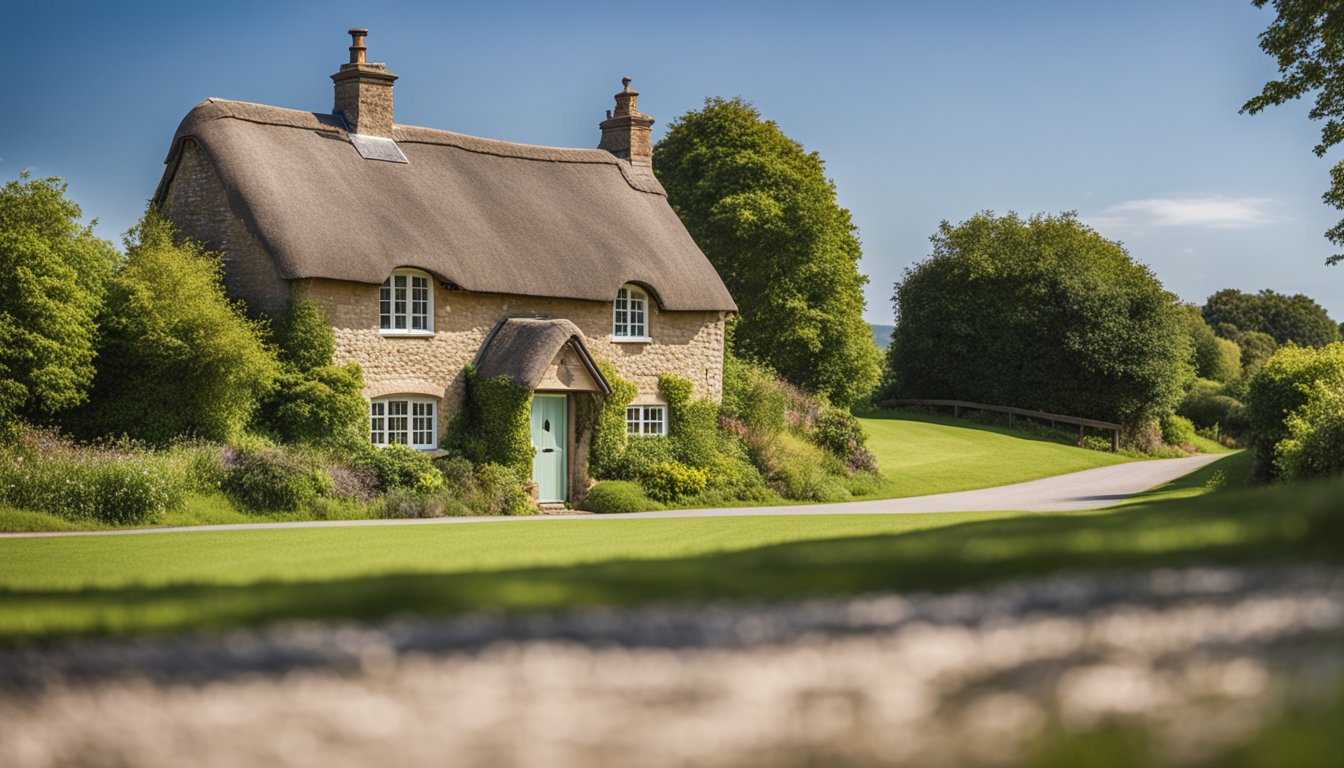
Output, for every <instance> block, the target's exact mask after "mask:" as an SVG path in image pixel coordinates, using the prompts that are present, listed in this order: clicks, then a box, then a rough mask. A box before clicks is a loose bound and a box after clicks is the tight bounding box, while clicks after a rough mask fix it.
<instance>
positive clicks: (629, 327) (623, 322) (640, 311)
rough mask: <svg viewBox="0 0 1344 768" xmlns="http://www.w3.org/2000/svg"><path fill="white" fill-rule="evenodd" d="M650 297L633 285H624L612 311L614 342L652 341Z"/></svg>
mask: <svg viewBox="0 0 1344 768" xmlns="http://www.w3.org/2000/svg"><path fill="white" fill-rule="evenodd" d="M648 307H649V297H648V294H646V293H645V292H644V291H642V290H640V289H639V288H637V287H635V286H633V285H623V286H621V290H619V291H617V292H616V301H615V303H613V305H612V311H611V340H612V341H650V339H649V313H648Z"/></svg>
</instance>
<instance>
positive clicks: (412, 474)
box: [351, 443, 443, 491]
mask: <svg viewBox="0 0 1344 768" xmlns="http://www.w3.org/2000/svg"><path fill="white" fill-rule="evenodd" d="M365 446H366V447H364V448H363V449H361V450H360V451H359V452H358V454H357V455H356V456H355V458H354V459H353V461H352V462H351V463H353V464H354V465H356V466H362V467H368V468H369V469H371V470H372V471H373V474H374V477H375V478H376V479H377V482H378V488H379V489H380V490H382V491H394V490H402V491H412V490H414V489H416V488H421V489H425V488H432V487H436V486H437V487H441V484H442V482H443V479H442V476H440V475H439V471H438V470H437V469H435V468H434V462H433V461H431V460H430V458H429V457H428V456H426V455H425V454H423V453H421V452H420V451H417V450H415V449H414V448H412V447H410V446H409V445H401V444H400V443H394V444H392V445H388V446H384V447H382V448H378V447H376V446H372V445H368V444H365ZM435 478H437V480H436V479H435Z"/></svg>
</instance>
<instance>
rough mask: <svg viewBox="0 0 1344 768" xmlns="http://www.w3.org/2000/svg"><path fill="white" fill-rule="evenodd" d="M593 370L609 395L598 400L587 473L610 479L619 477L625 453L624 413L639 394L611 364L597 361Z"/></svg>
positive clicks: (589, 448)
mask: <svg viewBox="0 0 1344 768" xmlns="http://www.w3.org/2000/svg"><path fill="white" fill-rule="evenodd" d="M597 368H598V370H599V371H601V372H602V377H603V378H604V379H606V380H607V384H608V386H610V387H611V392H610V393H608V394H606V395H604V396H603V397H602V398H601V403H600V405H599V407H598V409H597V413H596V414H595V416H594V419H593V425H592V429H593V439H592V443H591V444H590V445H589V447H588V472H589V474H591V475H592V476H593V477H597V478H614V477H619V476H621V472H622V465H621V459H622V457H623V456H624V455H625V449H626V432H625V409H626V408H627V407H629V405H630V403H631V402H632V401H633V400H634V399H635V395H636V394H638V392H639V390H638V389H637V388H636V387H635V385H634V384H633V383H631V382H629V381H626V380H625V379H623V378H621V376H620V374H618V373H617V372H616V367H615V366H613V365H612V364H611V363H608V362H606V361H604V360H599V361H597Z"/></svg>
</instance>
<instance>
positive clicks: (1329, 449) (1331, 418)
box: [1274, 381, 1344, 480]
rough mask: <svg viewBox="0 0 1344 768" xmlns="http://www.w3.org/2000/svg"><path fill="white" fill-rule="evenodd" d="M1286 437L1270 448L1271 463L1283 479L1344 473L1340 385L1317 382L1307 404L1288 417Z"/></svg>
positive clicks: (1343, 404) (1343, 400) (1342, 385)
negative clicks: (1271, 453)
mask: <svg viewBox="0 0 1344 768" xmlns="http://www.w3.org/2000/svg"><path fill="white" fill-rule="evenodd" d="M1285 426H1286V427H1287V436H1286V437H1285V438H1284V439H1283V440H1281V441H1280V442H1279V443H1278V445H1276V446H1275V447H1274V461H1275V465H1276V467H1277V468H1278V470H1279V472H1280V474H1281V476H1282V477H1283V478H1284V479H1287V480H1306V479H1310V478H1318V477H1329V476H1332V475H1338V474H1341V473H1344V382H1339V383H1338V384H1337V385H1335V386H1327V384H1326V382H1324V381H1317V382H1316V384H1315V386H1313V387H1312V388H1311V391H1310V393H1309V394H1308V395H1307V402H1306V403H1305V404H1303V406H1302V407H1301V408H1299V409H1297V410H1296V411H1294V412H1293V413H1292V414H1291V415H1289V417H1288V420H1287V423H1286V425H1285Z"/></svg>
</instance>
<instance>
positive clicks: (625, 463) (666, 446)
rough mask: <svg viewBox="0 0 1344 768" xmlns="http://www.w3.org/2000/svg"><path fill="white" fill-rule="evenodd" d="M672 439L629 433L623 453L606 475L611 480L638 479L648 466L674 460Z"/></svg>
mask: <svg viewBox="0 0 1344 768" xmlns="http://www.w3.org/2000/svg"><path fill="white" fill-rule="evenodd" d="M676 458H677V457H676V453H675V451H674V450H673V445H672V440H671V439H669V438H667V437H664V436H662V435H630V436H629V437H628V439H627V440H626V445H625V453H623V454H622V455H621V458H620V460H619V461H617V462H616V463H615V465H614V466H612V467H611V468H610V470H609V472H608V474H607V475H606V477H608V478H609V479H612V480H639V479H640V478H641V477H643V476H644V474H645V473H646V472H648V471H649V469H650V468H652V467H654V466H655V465H658V464H662V463H664V462H668V461H676Z"/></svg>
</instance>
